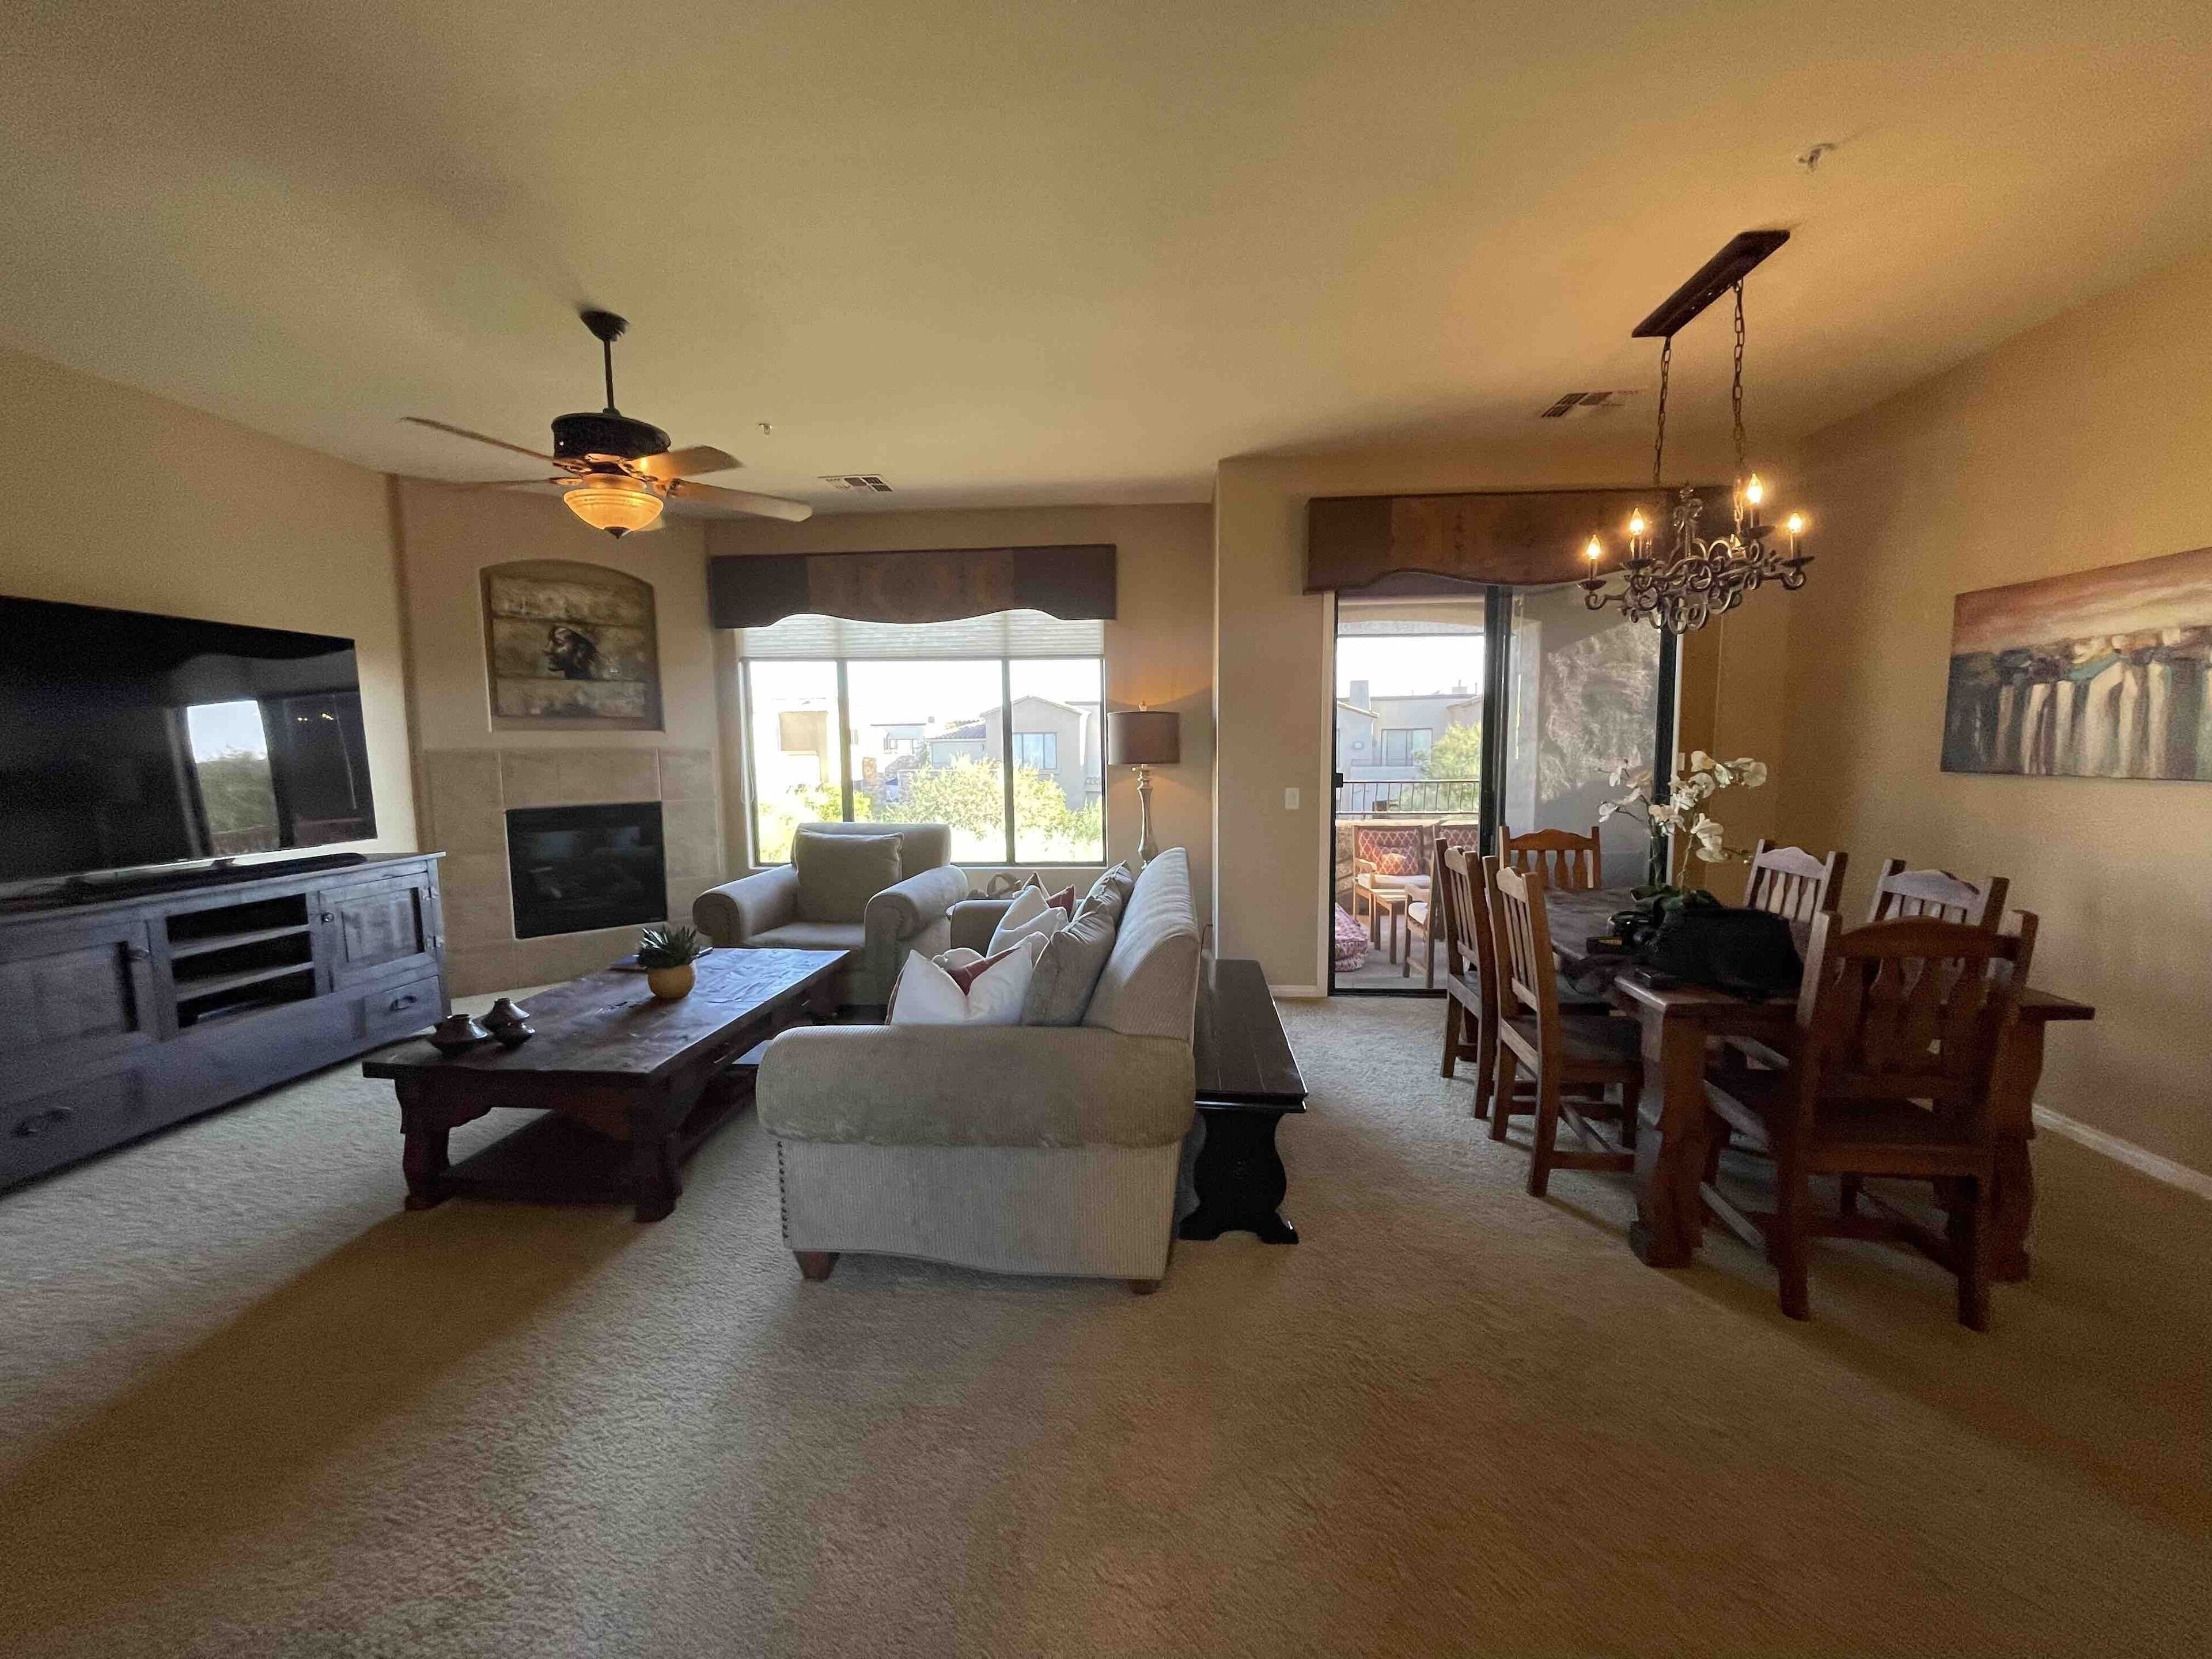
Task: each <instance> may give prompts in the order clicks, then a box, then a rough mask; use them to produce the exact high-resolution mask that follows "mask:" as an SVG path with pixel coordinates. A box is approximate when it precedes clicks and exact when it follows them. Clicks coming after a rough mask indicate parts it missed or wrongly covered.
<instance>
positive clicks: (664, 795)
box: [394, 478, 727, 995]
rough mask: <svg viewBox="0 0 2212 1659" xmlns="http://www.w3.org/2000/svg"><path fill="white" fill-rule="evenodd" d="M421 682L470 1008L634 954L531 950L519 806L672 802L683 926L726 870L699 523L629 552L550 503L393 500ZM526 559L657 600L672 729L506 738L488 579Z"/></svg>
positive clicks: (587, 940)
mask: <svg viewBox="0 0 2212 1659" xmlns="http://www.w3.org/2000/svg"><path fill="white" fill-rule="evenodd" d="M394 490H395V495H396V499H397V503H398V520H399V533H400V547H401V567H402V574H403V578H404V599H405V603H406V607H407V615H408V619H409V635H410V663H411V665H412V671H413V689H414V699H415V716H416V745H417V749H418V755H419V761H420V764H419V765H418V768H417V771H416V776H417V780H418V782H419V784H420V786H421V788H422V803H421V811H422V833H423V837H424V840H425V842H427V843H428V844H430V845H434V846H435V847H437V848H440V849H441V850H442V851H444V852H445V854H447V857H446V866H445V888H446V899H447V906H446V908H447V933H448V936H449V939H450V944H451V951H450V956H451V963H452V967H453V988H454V991H455V993H456V994H463V995H465V994H469V993H471V992H475V991H489V990H507V989H509V988H511V987H514V986H516V985H527V984H538V983H543V982H544V981H548V980H558V979H566V978H568V977H569V976H571V975H575V974H580V973H583V972H585V971H586V970H587V969H592V968H596V967H602V966H604V965H605V963H607V962H608V961H609V960H610V959H611V958H612V957H615V956H618V955H620V954H622V953H623V951H627V950H629V948H630V946H631V945H633V944H634V943H635V930H634V929H626V928H617V929H606V930H601V931H599V932H594V933H570V934H562V935H560V936H558V937H556V938H552V939H526V940H520V941H518V940H516V939H515V938H514V932H513V908H512V899H511V896H510V895H509V892H508V889H507V857H506V852H505V847H506V841H505V820H504V816H503V815H504V812H505V811H506V809H507V808H508V807H515V806H550V805H576V804H580V803H585V802H592V801H618V800H656V799H657V800H659V802H660V803H661V817H662V826H663V834H664V836H665V846H666V853H667V860H668V888H669V892H668V903H669V915H670V916H671V918H673V919H674V920H677V921H688V920H689V919H690V908H691V901H692V899H693V898H694V897H696V896H697V895H698V894H699V893H700V892H701V891H702V890H704V889H706V888H708V887H711V886H713V885H714V884H715V883H716V882H719V881H720V880H722V879H723V878H724V877H725V876H726V873H727V872H726V866H725V861H724V859H723V853H722V845H723V841H722V829H721V823H720V787H719V785H718V783H717V781H716V767H715V752H714V751H715V747H716V737H715V732H716V720H715V706H714V696H715V694H714V666H713V659H714V653H713V647H712V641H711V639H710V636H709V634H708V627H707V566H706V559H707V554H706V536H705V526H704V525H703V523H702V521H701V520H696V519H680V518H676V517H673V516H671V517H670V518H669V520H668V521H667V525H666V527H665V529H661V530H658V531H654V532H651V533H649V534H647V535H642V536H627V537H624V538H623V539H622V540H620V541H617V540H615V539H614V538H612V537H611V536H608V535H607V534H605V532H601V531H597V530H593V529H592V528H591V527H590V526H587V525H585V524H583V523H582V522H581V521H580V520H578V519H577V518H576V517H575V515H574V514H573V513H570V512H569V511H568V508H567V507H564V506H562V504H561V502H560V501H559V500H558V499H557V498H556V497H553V496H549V495H524V494H517V493H514V492H513V491H504V490H465V489H452V488H450V487H448V486H446V485H442V484H437V483H426V482H424V481H422V480H420V479H413V478H407V479H400V480H398V481H397V482H396V483H395V485H394ZM515 559H572V560H577V561H580V562H585V563H589V564H598V565H605V566H607V567H609V568H613V569H616V570H620V571H623V572H625V573H626V574H629V575H633V576H636V577H639V578H641V579H642V580H646V581H647V582H650V583H651V584H652V585H653V611H654V617H655V621H656V622H657V623H658V625H659V647H660V695H661V724H662V728H663V729H662V730H659V731H656V732H618V731H599V730H585V731H575V732H562V731H557V730H556V731H544V730H516V729H513V728H512V726H508V725H502V726H498V727H495V726H494V725H493V723H492V715H491V692H490V683H489V677H488V672H487V669H486V665H485V660H484V633H483V586H482V581H481V580H480V574H481V572H482V570H483V567H484V566H486V565H488V564H504V563H506V562H508V561H510V560H515Z"/></svg>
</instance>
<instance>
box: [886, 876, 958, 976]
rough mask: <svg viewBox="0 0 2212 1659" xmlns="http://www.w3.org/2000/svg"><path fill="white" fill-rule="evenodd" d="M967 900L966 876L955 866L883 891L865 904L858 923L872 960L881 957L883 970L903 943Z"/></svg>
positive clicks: (913, 878) (912, 878)
mask: <svg viewBox="0 0 2212 1659" xmlns="http://www.w3.org/2000/svg"><path fill="white" fill-rule="evenodd" d="M967 896H968V872H966V871H964V870H963V869H961V868H960V867H959V866H957V865H952V864H940V865H939V866H937V868H935V869H934V870H924V871H922V872H921V873H920V874H918V875H912V876H908V878H906V879H905V880H904V881H902V882H900V883H898V884H896V886H891V887H886V888H884V890H883V891H882V892H880V893H878V894H877V895H876V896H874V897H873V898H872V899H870V900H869V901H868V908H866V910H865V911H863V912H862V913H861V916H860V921H861V923H862V926H863V928H864V931H865V935H866V940H867V943H866V946H865V947H864V948H865V949H866V951H867V952H868V954H869V956H870V957H878V955H880V957H881V960H882V962H883V963H884V966H885V967H886V968H888V967H889V966H890V963H891V954H890V953H891V952H892V951H895V950H896V948H897V947H898V944H899V941H900V940H902V939H912V938H913V937H914V936H915V934H916V933H920V932H921V930H922V929H923V928H925V927H928V926H929V924H930V923H931V922H933V921H936V920H937V919H938V918H939V916H941V915H944V914H945V912H946V911H947V910H949V909H951V908H952V907H953V905H955V904H957V902H959V901H960V900H962V899H963V898H965V897H967Z"/></svg>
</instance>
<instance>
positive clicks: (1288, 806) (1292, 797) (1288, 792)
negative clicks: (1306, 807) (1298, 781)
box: [1283, 789, 1298, 812]
mask: <svg viewBox="0 0 2212 1659" xmlns="http://www.w3.org/2000/svg"><path fill="white" fill-rule="evenodd" d="M1297 810H1298V792H1297V790H1295V789H1285V790H1284V791H1283V811H1285V812H1295V811H1297Z"/></svg>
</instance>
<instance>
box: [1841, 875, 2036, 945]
mask: <svg viewBox="0 0 2212 1659" xmlns="http://www.w3.org/2000/svg"><path fill="white" fill-rule="evenodd" d="M2011 886H2012V884H2011V883H2010V882H2009V881H2007V880H2006V879H2005V878H2003V877H2002V876H1991V877H1990V878H1987V879H1986V880H1984V881H1980V882H1972V881H1966V880H1964V879H1962V878H1960V877H1958V876H1954V875H1953V874H1952V873H1951V872H1949V871H1948V870H1908V869H1906V868H1905V860H1903V859H1891V860H1888V861H1887V863H1885V864H1884V865H1883V866H1881V876H1880V877H1879V878H1877V879H1876V880H1875V884H1874V908H1873V911H1872V912H1871V913H1870V914H1869V915H1868V917H1867V920H1868V921H1898V920H1899V919H1901V918H1903V917H1906V916H1927V917H1929V918H1930V919H1931V920H1933V921H1963V922H1965V923H1966V925H1967V926H1968V927H1980V928H1983V929H1984V930H1986V931H1988V932H1990V933H1995V932H1996V930H1997V927H1998V926H1999V924H2001V923H2002V921H2004V906H2005V894H2006V893H2007V892H2008V891H2009V890H2010V889H2011Z"/></svg>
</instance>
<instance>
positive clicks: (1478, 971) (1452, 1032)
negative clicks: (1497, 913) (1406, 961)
mask: <svg viewBox="0 0 2212 1659" xmlns="http://www.w3.org/2000/svg"><path fill="white" fill-rule="evenodd" d="M1434 899H1435V903H1436V912H1435V915H1436V919H1437V920H1438V921H1439V922H1440V924H1441V926H1442V927H1443V945H1444V975H1443V987H1444V1060H1443V1075H1444V1076H1446V1077H1456V1076H1457V1075H1458V1074H1459V1062H1460V1061H1462V1060H1473V1061H1474V1110H1473V1111H1472V1113H1470V1114H1469V1115H1471V1116H1474V1117H1478V1118H1479V1117H1481V1116H1482V1115H1484V1114H1485V1113H1486V1112H1487V1111H1488V1110H1489V1109H1490V1091H1491V1090H1492V1086H1493V1085H1495V1084H1496V1082H1497V1073H1498V1005H1497V1000H1496V994H1497V987H1498V940H1497V938H1496V936H1495V935H1494V934H1493V933H1492V932H1491V927H1490V905H1489V902H1488V899H1487V897H1486V890H1485V888H1484V885H1483V878H1482V861H1481V860H1480V859H1478V858H1477V857H1476V856H1475V854H1474V850H1473V849H1471V848H1464V847H1454V846H1451V845H1449V843H1448V842H1445V841H1444V840H1443V838H1442V837H1441V836H1440V837H1438V838H1437V884H1436V888H1435V890H1434Z"/></svg>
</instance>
